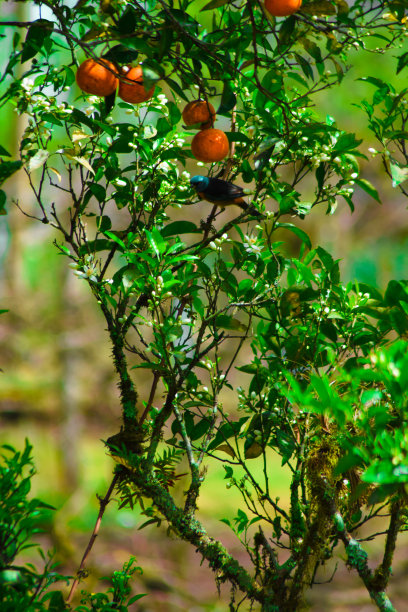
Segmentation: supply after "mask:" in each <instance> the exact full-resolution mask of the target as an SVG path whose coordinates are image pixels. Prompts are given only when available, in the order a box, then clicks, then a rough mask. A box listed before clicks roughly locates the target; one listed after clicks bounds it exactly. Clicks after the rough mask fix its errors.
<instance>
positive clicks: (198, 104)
mask: <svg viewBox="0 0 408 612" xmlns="http://www.w3.org/2000/svg"><path fill="white" fill-rule="evenodd" d="M183 121H184V124H185V125H187V126H189V125H195V124H197V123H201V129H202V130H203V129H206V128H211V127H212V126H213V125H214V121H215V108H214V107H213V105H212V104H211V103H210V102H208V103H207V102H206V100H193V101H192V102H189V103H188V104H187V106H186V107H185V108H184V110H183Z"/></svg>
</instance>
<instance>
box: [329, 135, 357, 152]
mask: <svg viewBox="0 0 408 612" xmlns="http://www.w3.org/2000/svg"><path fill="white" fill-rule="evenodd" d="M362 142H363V141H362V140H357V139H356V135H355V134H342V135H341V136H340V138H339V139H338V140H337V142H336V144H335V145H334V148H333V152H335V153H345V152H346V151H351V150H353V149H355V148H356V147H358V146H359V145H360V144H361V143H362Z"/></svg>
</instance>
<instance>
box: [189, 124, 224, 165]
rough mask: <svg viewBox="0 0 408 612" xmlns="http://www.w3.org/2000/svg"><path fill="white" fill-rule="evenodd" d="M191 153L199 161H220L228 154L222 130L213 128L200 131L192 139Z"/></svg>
mask: <svg viewBox="0 0 408 612" xmlns="http://www.w3.org/2000/svg"><path fill="white" fill-rule="evenodd" d="M191 151H192V153H193V155H194V157H195V158H196V159H198V160H199V161H203V162H217V161H221V160H222V159H224V157H227V155H228V152H229V142H228V138H227V136H226V135H225V133H224V132H223V131H222V130H216V129H215V128H209V129H206V130H201V131H200V132H198V133H197V134H196V135H195V136H194V138H193V141H192V143H191Z"/></svg>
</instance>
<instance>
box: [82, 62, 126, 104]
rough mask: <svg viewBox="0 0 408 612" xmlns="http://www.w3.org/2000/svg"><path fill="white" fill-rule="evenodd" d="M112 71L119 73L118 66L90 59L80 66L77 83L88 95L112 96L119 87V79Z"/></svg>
mask: <svg viewBox="0 0 408 612" xmlns="http://www.w3.org/2000/svg"><path fill="white" fill-rule="evenodd" d="M108 68H109V70H108ZM111 70H113V72H114V73H117V69H116V66H115V64H112V62H109V61H108V60H105V59H98V60H94V59H92V58H91V57H89V58H88V59H86V60H85V61H84V62H82V64H81V65H80V66H79V68H78V70H77V73H76V82H77V83H78V86H79V87H80V88H81V89H82V91H85V92H86V93H89V94H93V95H94V96H110V95H111V94H113V92H114V91H115V89H116V88H117V86H118V79H117V78H116V76H115V74H113V73H112V72H111Z"/></svg>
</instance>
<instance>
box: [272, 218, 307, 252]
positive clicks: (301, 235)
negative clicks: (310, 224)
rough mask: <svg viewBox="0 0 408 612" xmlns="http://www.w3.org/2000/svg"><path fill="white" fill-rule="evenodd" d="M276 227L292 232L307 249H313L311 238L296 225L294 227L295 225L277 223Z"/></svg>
mask: <svg viewBox="0 0 408 612" xmlns="http://www.w3.org/2000/svg"><path fill="white" fill-rule="evenodd" d="M275 227H276V228H278V227H281V228H285V229H288V230H289V231H290V232H293V233H294V234H296V236H297V237H298V238H300V239H301V241H302V242H304V243H305V244H306V246H307V247H309V249H311V248H312V244H311V242H310V238H309V236H308V235H307V234H306V232H304V231H303V230H301V229H300V228H299V227H296V225H293V223H277V224H276V226H275Z"/></svg>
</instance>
